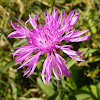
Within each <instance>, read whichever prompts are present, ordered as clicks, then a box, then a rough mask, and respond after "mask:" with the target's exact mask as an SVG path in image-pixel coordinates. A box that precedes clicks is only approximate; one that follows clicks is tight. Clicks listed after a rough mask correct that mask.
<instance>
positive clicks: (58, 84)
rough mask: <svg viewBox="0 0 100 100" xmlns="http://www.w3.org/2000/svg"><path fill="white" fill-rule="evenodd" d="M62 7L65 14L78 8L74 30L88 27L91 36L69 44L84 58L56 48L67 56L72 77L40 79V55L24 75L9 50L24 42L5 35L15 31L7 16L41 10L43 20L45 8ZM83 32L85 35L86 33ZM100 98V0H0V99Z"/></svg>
mask: <svg viewBox="0 0 100 100" xmlns="http://www.w3.org/2000/svg"><path fill="white" fill-rule="evenodd" d="M53 7H55V8H56V9H60V10H63V9H65V11H66V14H67V15H68V13H69V12H70V11H71V10H73V9H75V10H77V11H79V12H80V17H79V20H78V22H77V24H76V25H75V26H74V27H75V28H76V29H77V30H80V31H81V30H84V29H89V32H87V33H86V34H88V33H91V38H90V39H89V40H88V41H85V42H82V43H68V42H63V43H62V44H71V45H72V46H73V49H74V50H77V51H83V54H84V56H85V57H86V62H76V61H75V60H73V59H71V58H69V57H68V56H67V55H65V54H63V53H62V52H59V53H60V55H62V57H64V59H65V60H66V64H67V66H68V67H69V69H70V72H71V78H66V77H64V76H63V77H62V78H61V80H60V81H57V80H56V79H55V77H54V76H53V75H52V78H51V81H50V83H49V86H48V87H47V86H46V85H45V84H44V83H43V82H42V80H41V70H42V64H43V61H44V59H45V57H41V58H40V60H39V62H38V65H37V68H36V70H35V72H34V73H33V74H32V75H31V76H30V77H29V78H25V77H23V73H24V71H25V69H26V68H22V69H20V70H18V71H17V70H16V68H17V67H18V66H20V64H19V65H15V62H14V59H13V58H12V56H11V55H10V54H9V53H11V52H14V51H15V49H14V48H16V47H19V46H22V45H25V41H26V40H25V39H10V38H7V35H8V34H9V33H10V32H12V31H14V29H13V28H12V26H11V24H10V20H13V22H16V21H15V20H14V19H13V17H15V18H18V19H19V20H21V21H22V22H25V21H26V20H27V19H28V16H29V14H30V15H31V16H32V17H34V16H35V15H36V14H38V13H39V14H40V15H39V18H38V23H44V21H45V19H44V12H46V9H48V10H49V12H50V13H51V12H52V9H53ZM86 34H85V35H86ZM13 99H15V100H100V0H0V100H13Z"/></svg>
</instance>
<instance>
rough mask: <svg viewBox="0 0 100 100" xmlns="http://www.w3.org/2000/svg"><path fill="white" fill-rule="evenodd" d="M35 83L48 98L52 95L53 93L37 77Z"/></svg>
mask: <svg viewBox="0 0 100 100" xmlns="http://www.w3.org/2000/svg"><path fill="white" fill-rule="evenodd" d="M37 83H38V85H39V87H40V88H41V89H42V90H43V91H44V92H45V93H46V94H47V95H48V96H52V95H53V94H54V91H53V90H52V89H51V88H49V86H47V85H45V84H44V83H43V81H42V80H41V79H40V78H39V77H38V78H37Z"/></svg>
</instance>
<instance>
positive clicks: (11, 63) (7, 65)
mask: <svg viewBox="0 0 100 100" xmlns="http://www.w3.org/2000/svg"><path fill="white" fill-rule="evenodd" d="M14 65H15V61H14V60H12V61H10V62H8V63H7V64H6V65H5V66H4V67H3V69H2V73H4V72H5V71H6V70H7V69H8V68H10V67H12V66H14Z"/></svg>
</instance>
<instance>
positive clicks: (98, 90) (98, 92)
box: [96, 83, 100, 100]
mask: <svg viewBox="0 0 100 100" xmlns="http://www.w3.org/2000/svg"><path fill="white" fill-rule="evenodd" d="M96 88H97V95H98V100H100V83H98V84H97V86H96Z"/></svg>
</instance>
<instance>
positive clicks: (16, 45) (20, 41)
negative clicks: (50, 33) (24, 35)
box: [13, 39, 27, 48]
mask: <svg viewBox="0 0 100 100" xmlns="http://www.w3.org/2000/svg"><path fill="white" fill-rule="evenodd" d="M26 41H27V39H21V40H19V41H16V42H15V43H14V44H13V47H14V48H16V47H19V46H21V45H22V44H23V43H25V42H26Z"/></svg>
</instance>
